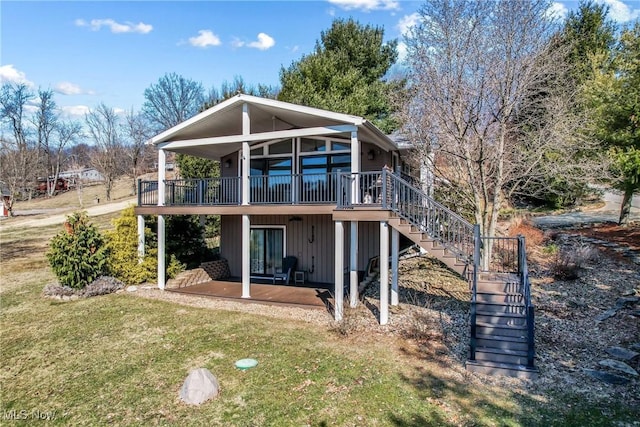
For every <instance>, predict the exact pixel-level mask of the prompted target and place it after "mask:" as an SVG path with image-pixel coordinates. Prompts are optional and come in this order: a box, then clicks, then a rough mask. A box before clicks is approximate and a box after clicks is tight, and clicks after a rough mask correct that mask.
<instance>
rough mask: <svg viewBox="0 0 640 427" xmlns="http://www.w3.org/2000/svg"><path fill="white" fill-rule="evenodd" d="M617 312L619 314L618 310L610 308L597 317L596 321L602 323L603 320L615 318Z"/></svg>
mask: <svg viewBox="0 0 640 427" xmlns="http://www.w3.org/2000/svg"><path fill="white" fill-rule="evenodd" d="M617 312H618V309H617V308H610V309H609V310H607V311H605V312H604V313H601V314H599V315H598V316H596V321H597V322H602V321H603V320H607V319H608V318H610V317H613V316H615V315H616V313H617Z"/></svg>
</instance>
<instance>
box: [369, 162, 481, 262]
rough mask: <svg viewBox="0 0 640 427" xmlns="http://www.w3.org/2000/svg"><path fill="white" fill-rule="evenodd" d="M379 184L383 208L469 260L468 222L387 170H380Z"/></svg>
mask: <svg viewBox="0 0 640 427" xmlns="http://www.w3.org/2000/svg"><path fill="white" fill-rule="evenodd" d="M382 183H383V191H382V194H383V198H382V207H383V208H387V209H390V210H392V211H393V212H395V213H396V214H397V215H398V216H399V217H400V218H403V219H405V220H406V221H407V222H409V223H410V224H411V225H412V226H414V227H416V228H417V229H418V230H419V231H421V232H422V233H425V234H426V235H428V236H429V237H430V238H432V239H434V240H435V241H437V242H438V243H439V244H440V245H442V246H443V247H445V248H446V249H447V250H449V251H450V252H451V253H453V254H455V255H456V256H457V257H458V258H460V259H461V260H463V261H464V262H466V263H469V264H470V263H472V262H473V255H474V254H473V252H474V226H473V225H472V224H471V223H469V222H468V221H467V220H465V219H464V218H462V217H461V216H460V215H458V214H457V213H455V212H453V211H452V210H450V209H448V208H447V207H445V206H444V205H442V204H440V203H438V202H436V201H435V200H434V199H433V198H431V197H429V196H428V195H427V194H425V193H424V192H423V191H422V190H420V189H418V188H416V187H414V186H413V185H411V184H410V183H409V182H407V181H405V180H404V179H402V178H401V177H400V176H399V175H396V174H394V173H392V172H391V171H387V170H386V169H384V170H383V171H382Z"/></svg>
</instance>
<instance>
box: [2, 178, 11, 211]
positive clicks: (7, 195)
mask: <svg viewBox="0 0 640 427" xmlns="http://www.w3.org/2000/svg"><path fill="white" fill-rule="evenodd" d="M0 197H2V209H1V210H0V217H8V216H9V209H8V206H9V201H10V199H11V192H10V191H9V187H7V186H6V184H5V183H4V182H1V181H0Z"/></svg>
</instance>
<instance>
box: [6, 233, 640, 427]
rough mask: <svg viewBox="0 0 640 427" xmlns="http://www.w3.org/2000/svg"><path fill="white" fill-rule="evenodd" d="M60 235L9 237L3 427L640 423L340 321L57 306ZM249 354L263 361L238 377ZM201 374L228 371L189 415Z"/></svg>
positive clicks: (102, 301)
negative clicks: (344, 331) (348, 329)
mask: <svg viewBox="0 0 640 427" xmlns="http://www.w3.org/2000/svg"><path fill="white" fill-rule="evenodd" d="M106 223H107V221H101V224H102V225H104V224H106ZM55 232H57V228H56V227H54V228H53V229H39V230H19V231H11V232H3V233H2V234H1V235H0V238H1V239H2V247H1V251H2V275H3V280H2V284H1V285H0V298H1V300H0V304H1V311H0V352H1V354H0V385H1V394H0V424H9V420H8V419H9V418H10V417H11V415H12V414H18V415H21V414H26V417H27V419H26V420H25V421H24V423H25V424H29V423H30V422H32V421H33V418H32V417H33V416H34V414H36V412H35V411H40V412H41V413H43V414H46V413H51V412H54V413H55V419H54V420H53V421H52V423H53V424H57V425H141V426H142V425H144V426H146V425H203V426H217V425H221V426H304V425H309V426H334V425H335V426H407V427H414V426H415V427H417V426H429V425H434V426H458V425H470V426H471V425H478V426H494V425H495V426H520V425H527V426H529V425H541V426H542V425H576V426H582V425H611V423H612V422H613V421H612V420H621V421H630V420H634V419H637V417H638V410H637V408H635V410H634V409H633V408H625V407H624V405H622V404H621V405H620V406H613V407H609V406H607V405H605V404H604V403H603V404H602V405H597V404H596V405H594V404H593V403H586V402H584V403H580V401H579V400H576V399H575V397H574V396H571V395H564V396H552V397H548V398H539V397H535V398H534V396H529V395H526V394H517V393H515V392H513V391H511V390H509V389H507V388H497V387H490V386H488V385H483V384H482V383H480V382H479V381H477V380H474V379H473V377H472V376H471V375H470V374H464V373H463V374H459V375H452V374H451V372H452V371H453V369H452V368H454V367H452V366H450V365H447V364H446V363H445V362H444V361H445V359H444V358H442V359H439V358H438V355H437V352H434V353H433V354H425V353H422V352H420V351H418V349H417V348H416V347H415V346H412V345H411V343H410V342H407V341H404V340H402V339H400V338H397V337H391V336H388V335H382V334H372V335H360V336H355V337H353V336H351V337H347V338H344V337H340V336H338V334H336V333H335V332H331V330H330V328H329V327H328V325H315V324H309V323H305V322H295V321H285V320H279V319H275V318H270V317H269V318H267V317H261V316H257V315H250V314H243V313H237V312H230V311H214V310H209V309H204V308H196V307H190V306H183V305H177V304H173V303H169V302H165V301H159V300H151V299H144V298H140V297H138V296H135V295H134V294H130V293H121V294H114V295H108V296H101V297H94V298H90V299H83V300H77V301H73V302H58V301H55V300H50V299H45V298H43V297H42V295H41V292H42V288H43V286H44V285H45V284H46V283H49V282H51V281H53V279H54V278H53V276H52V274H51V272H50V271H49V269H48V266H47V264H46V261H45V259H44V256H43V253H44V250H45V248H46V241H47V239H48V238H50V237H51V236H52V235H53V234H55ZM245 357H252V358H255V359H257V360H258V361H259V365H258V366H257V367H256V368H253V369H250V370H247V371H240V370H237V369H236V368H235V367H234V362H235V361H236V360H238V359H241V358H245ZM197 367H206V368H208V369H210V370H211V371H212V372H213V373H214V375H216V376H217V378H218V380H219V382H220V385H221V395H220V396H219V397H218V398H217V399H216V400H213V401H209V402H207V403H205V404H203V405H202V406H199V407H189V406H186V405H184V404H182V403H181V402H180V401H179V399H178V391H179V389H180V386H181V385H182V382H183V381H184V379H185V377H186V376H187V374H188V372H189V370H190V369H193V368H197ZM458 371H460V369H458ZM576 402H578V403H576ZM602 408H606V410H605V409H602ZM12 411H15V412H12ZM21 411H26V412H21ZM11 425H13V424H11ZM16 425H18V424H16Z"/></svg>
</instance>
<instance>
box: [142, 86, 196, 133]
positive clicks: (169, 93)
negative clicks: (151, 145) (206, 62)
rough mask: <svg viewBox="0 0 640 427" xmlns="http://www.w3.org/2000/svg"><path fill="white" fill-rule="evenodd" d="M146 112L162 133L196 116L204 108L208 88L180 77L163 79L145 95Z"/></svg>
mask: <svg viewBox="0 0 640 427" xmlns="http://www.w3.org/2000/svg"><path fill="white" fill-rule="evenodd" d="M144 98H145V102H144V105H143V106H142V112H143V114H144V115H145V116H146V117H147V119H148V120H149V122H150V123H151V124H152V126H153V127H154V129H155V131H157V132H161V131H163V130H166V129H169V128H170V127H173V126H175V125H177V124H179V123H182V122H183V121H185V120H187V119H189V118H191V117H193V116H195V115H196V114H197V113H198V112H199V111H200V108H201V107H202V105H204V87H203V86H202V84H201V83H199V82H196V81H194V80H190V79H186V78H184V77H182V76H181V75H179V74H176V73H168V74H165V75H164V76H162V77H160V79H159V80H158V82H157V83H156V84H152V85H151V86H149V87H148V88H147V89H145V91H144Z"/></svg>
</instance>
